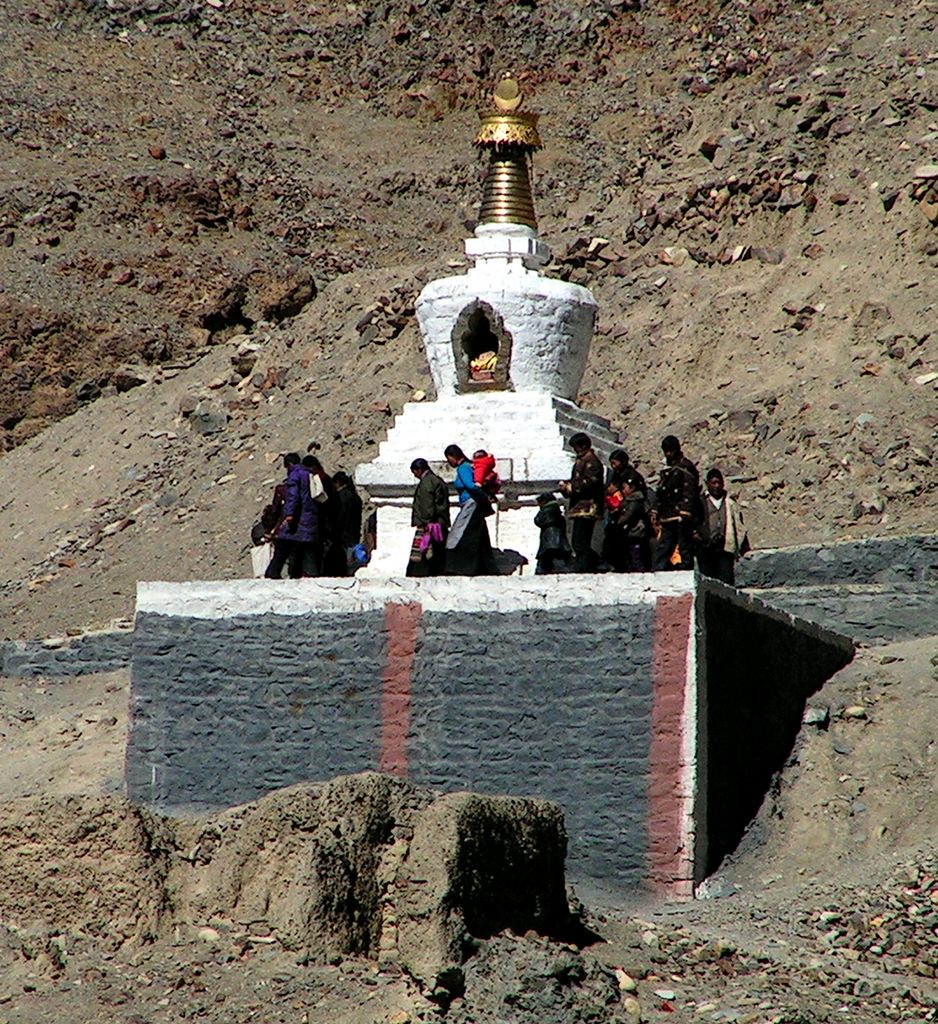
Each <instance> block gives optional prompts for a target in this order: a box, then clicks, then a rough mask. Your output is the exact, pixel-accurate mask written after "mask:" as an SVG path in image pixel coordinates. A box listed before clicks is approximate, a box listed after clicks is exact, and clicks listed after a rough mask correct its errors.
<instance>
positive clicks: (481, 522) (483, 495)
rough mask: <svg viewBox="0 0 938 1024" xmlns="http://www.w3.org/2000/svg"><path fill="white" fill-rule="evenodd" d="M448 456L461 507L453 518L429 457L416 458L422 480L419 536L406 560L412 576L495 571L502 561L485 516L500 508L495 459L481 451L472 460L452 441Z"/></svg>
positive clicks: (415, 520) (414, 521) (416, 515)
mask: <svg viewBox="0 0 938 1024" xmlns="http://www.w3.org/2000/svg"><path fill="white" fill-rule="evenodd" d="M443 457H444V458H445V459H446V461H447V463H448V464H449V465H450V466H452V468H453V469H454V470H455V471H456V475H455V479H454V481H453V486H454V487H455V489H456V498H457V500H458V501H459V512H458V513H457V514H456V518H455V519H454V520H453V521H452V523H451V522H450V511H449V489H448V488H447V486H446V484H445V483H444V482H443V480H442V479H441V478H440V477H439V476H437V475H436V473H434V472H433V470H432V469H430V463H429V462H427V460H426V459H414V461H413V462H412V463H411V464H410V471H411V473H413V475H414V477H415V478H416V480H417V486H416V488H415V489H414V504H413V510H412V513H411V525H412V526H413V527H414V539H413V543H412V544H411V549H410V557H409V559H408V561H407V575H408V576H440V575H442V574H444V573H445V574H446V575H448V576H495V575H497V574H498V566H497V564H496V562H495V553H494V551H493V550H492V540H491V537H490V536H489V529H488V525H487V523H486V521H485V520H486V519H487V518H488V517H489V516H490V515H492V513H493V512H494V511H495V508H494V501H495V496H496V494H497V493H498V489H499V486H500V483H501V482H500V480H499V479H498V474H497V473H496V472H495V458H494V456H493V455H491V454H490V453H489V452H486V451H484V450H479V451H477V452H475V454H474V455H473V457H472V459H471V460H470V459H469V457H468V456H467V455H466V453H465V452H464V451H463V450H462V448H460V447H459V445H456V444H451V445H448V446H447V447H446V448H445V449H444V451H443Z"/></svg>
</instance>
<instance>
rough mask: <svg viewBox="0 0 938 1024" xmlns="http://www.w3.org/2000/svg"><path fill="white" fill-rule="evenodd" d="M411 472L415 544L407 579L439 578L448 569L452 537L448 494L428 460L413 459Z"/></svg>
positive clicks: (411, 553) (408, 564)
mask: <svg viewBox="0 0 938 1024" xmlns="http://www.w3.org/2000/svg"><path fill="white" fill-rule="evenodd" d="M410 471H411V473H413V475H414V476H415V477H416V479H417V487H416V489H415V490H414V506H413V509H412V511H411V515H410V522H411V525H412V526H413V527H414V540H413V543H412V544H411V547H410V558H409V559H408V561H407V575H408V576H439V575H440V574H441V573H442V572H443V571H444V569H445V568H446V560H445V554H446V549H445V544H446V535H447V534H448V533H449V491H448V490H447V489H446V484H445V483H443V481H442V480H441V479H440V478H439V477H438V476H437V475H436V473H434V472H433V471H432V470H431V469H430V463H429V462H427V460H426V459H414V461H413V462H412V463H411V464H410Z"/></svg>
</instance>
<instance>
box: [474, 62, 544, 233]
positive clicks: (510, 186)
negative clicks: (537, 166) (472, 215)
mask: <svg viewBox="0 0 938 1024" xmlns="http://www.w3.org/2000/svg"><path fill="white" fill-rule="evenodd" d="M492 98H493V100H494V103H495V109H496V113H493V114H483V115H482V118H481V123H480V124H479V131H478V134H477V135H476V137H475V142H474V145H475V146H476V147H477V148H478V149H480V150H486V151H488V154H489V166H488V168H487V170H486V173H485V181H484V183H483V186H482V208H481V210H480V212H479V223H480V224H521V225H523V226H524V227H528V228H532V229H534V230H537V215H536V214H535V212H534V198H533V196H532V194H531V174H530V166H529V165H530V161H531V156H532V154H533V153H534V152H535V151H536V150H538V149H540V148H541V137H540V135H538V133H537V119H538V115H537V114H531V113H528V112H527V111H524V110H520V109H519V108H520V107H521V105H522V103H523V102H524V94H523V93H522V91H521V86H520V85H519V84H518V80H517V79H516V78H515V76H514V75H513V74H511V73H510V72H509V73H507V74H505V75H503V76H502V78H501V80H500V81H499V83H498V85H496V86H495V90H494V92H493V96H492Z"/></svg>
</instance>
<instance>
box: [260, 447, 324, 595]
mask: <svg viewBox="0 0 938 1024" xmlns="http://www.w3.org/2000/svg"><path fill="white" fill-rule="evenodd" d="M283 467H284V469H285V470H286V471H287V479H286V481H285V482H284V485H285V487H286V496H285V498H284V501H283V515H282V516H281V518H280V522H279V523H278V524H277V528H276V529H275V530H274V555H273V558H271V560H270V565H268V566H267V571H266V572H265V573H264V575H265V576H266V577H267V579H270V580H279V579H280V574H281V572H283V567H284V565H286V564H287V563H289V566H290V569H289V573H290V578H291V579H296V578H298V577H300V576H319V575H320V574H321V569H322V566H321V561H322V560H321V557H320V544H319V542H320V530H319V505H318V504H317V502H316V501H315V500H314V499H313V496H312V494H311V492H310V489H309V470H308V469H307V468H306V467H305V466H304V465H302V463H301V462H300V457H299V455H297V454H296V452H290V453H289V455H284V457H283Z"/></svg>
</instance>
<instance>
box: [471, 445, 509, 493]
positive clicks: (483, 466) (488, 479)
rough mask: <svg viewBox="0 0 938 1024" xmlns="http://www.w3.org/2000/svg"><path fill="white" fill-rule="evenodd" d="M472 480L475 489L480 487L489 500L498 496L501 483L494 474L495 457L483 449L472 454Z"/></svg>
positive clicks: (496, 474)
mask: <svg viewBox="0 0 938 1024" xmlns="http://www.w3.org/2000/svg"><path fill="white" fill-rule="evenodd" d="M472 478H473V479H474V480H475V484H476V487H481V488H482V490H483V491H485V493H486V494H487V495H488V496H489V497H490V498H494V497H495V495H496V494H498V491H499V488H500V487H501V485H502V481H501V479H500V477H499V475H498V473H496V472H495V456H494V455H491V454H490V453H489V452H487V451H486V450H485V449H484V448H480V449H479V450H478V451H477V452H473V454H472Z"/></svg>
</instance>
